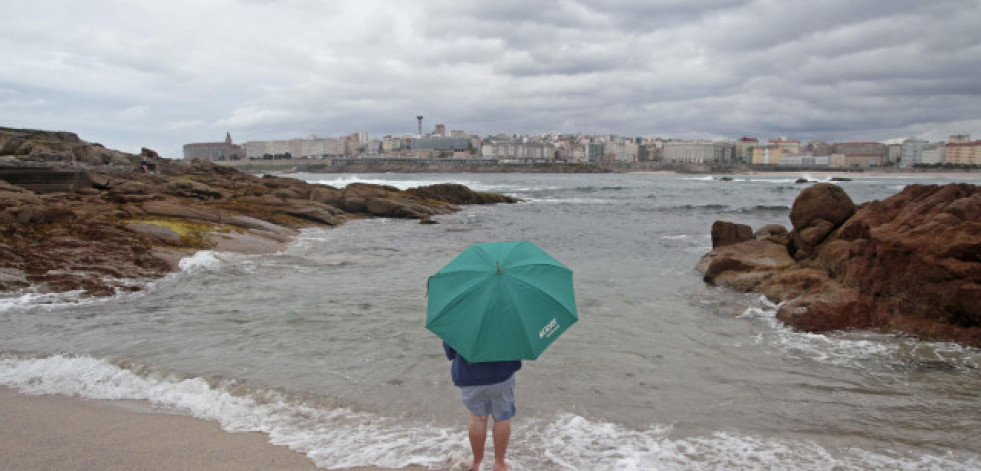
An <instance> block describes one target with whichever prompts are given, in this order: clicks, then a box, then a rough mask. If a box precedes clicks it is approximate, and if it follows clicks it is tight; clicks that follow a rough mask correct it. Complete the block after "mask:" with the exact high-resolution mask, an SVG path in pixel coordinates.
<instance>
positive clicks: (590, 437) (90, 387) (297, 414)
mask: <svg viewBox="0 0 981 471" xmlns="http://www.w3.org/2000/svg"><path fill="white" fill-rule="evenodd" d="M130 368H133V367H132V366H130V367H126V366H121V365H118V364H115V363H112V362H109V361H106V360H103V359H98V358H92V357H88V356H73V355H64V354H63V355H54V356H49V357H45V358H23V357H18V356H16V355H10V354H4V355H0V385H3V386H7V387H12V388H15V389H17V390H19V391H21V392H23V393H26V394H32V395H42V394H58V395H66V396H74V397H81V398H88V399H110V400H111V399H129V400H133V399H135V400H142V401H147V402H149V403H151V404H154V405H155V406H157V407H161V408H164V409H167V410H170V411H176V412H180V413H184V414H187V415H191V416H194V417H198V418H202V419H206V420H212V421H216V422H218V423H219V424H220V425H221V427H222V428H223V429H224V430H226V431H230V432H249V431H257V432H263V433H266V434H268V435H269V440H270V442H271V443H274V444H279V445H286V446H288V447H290V448H291V449H293V450H295V451H298V452H301V453H304V454H306V455H307V456H309V457H310V458H311V459H312V460H313V461H314V462H315V463H316V464H317V465H318V466H320V467H324V468H349V467H359V466H380V467H390V468H399V467H405V466H409V465H418V466H424V467H430V468H437V469H445V468H456V467H460V466H463V465H464V464H465V463H466V461H467V459H468V454H469V447H468V444H467V439H466V430H465V425H460V426H458V427H455V428H449V427H440V426H436V425H433V424H430V423H423V422H419V421H413V420H404V419H397V418H393V417H383V416H379V415H376V414H372V413H367V412H357V411H352V410H350V409H347V408H343V407H322V406H317V405H311V404H310V403H309V402H308V401H305V400H300V399H297V398H291V397H288V396H287V395H286V394H284V393H281V392H277V391H269V390H264V391H255V390H253V391H249V392H244V391H243V389H242V388H241V387H240V386H241V385H238V384H236V383H235V382H230V381H223V382H222V381H213V380H206V379H204V378H199V377H194V378H181V377H179V376H177V375H173V374H167V373H160V372H153V371H151V370H149V369H148V368H145V367H139V366H137V367H135V369H130ZM513 427H514V432H513V437H515V438H518V437H520V440H519V439H515V440H514V442H513V443H512V447H511V448H510V449H509V457H510V460H511V463H512V469H514V470H515V471H523V470H585V469H589V470H596V471H605V470H609V471H613V470H617V471H624V470H626V471H631V470H682V469H727V470H740V469H746V470H750V469H839V470H859V469H869V468H880V469H881V468H888V469H899V470H905V469H910V470H912V469H937V470H968V469H977V467H978V466H981V460H979V458H978V457H976V456H934V455H914V456H906V455H902V454H898V453H892V452H886V453H882V452H871V451H866V450H858V449H848V450H844V451H832V450H828V449H825V448H823V447H822V446H820V445H818V444H816V443H812V442H809V441H806V440H791V439H782V438H760V437H754V436H749V435H746V434H740V433H737V432H733V431H716V432H712V433H710V434H708V435H700V436H689V437H680V436H674V434H673V430H672V427H670V426H666V425H656V424H655V425H653V426H652V427H650V428H649V429H646V430H633V429H629V428H626V427H624V426H621V425H617V424H612V423H607V422H597V421H591V420H587V419H586V418H583V417H581V416H578V415H574V414H565V413H562V414H558V415H557V416H555V417H553V418H551V419H548V418H522V419H521V420H516V421H515V423H514V425H513Z"/></svg>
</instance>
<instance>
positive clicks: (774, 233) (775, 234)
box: [753, 224, 790, 245]
mask: <svg viewBox="0 0 981 471" xmlns="http://www.w3.org/2000/svg"><path fill="white" fill-rule="evenodd" d="M753 238H754V239H756V240H763V241H767V242H773V243H774V244H780V245H787V244H789V243H790V232H788V231H787V228H785V227H783V226H781V225H780V224H767V225H765V226H763V227H761V228H759V229H758V230H757V231H756V232H755V233H754V234H753Z"/></svg>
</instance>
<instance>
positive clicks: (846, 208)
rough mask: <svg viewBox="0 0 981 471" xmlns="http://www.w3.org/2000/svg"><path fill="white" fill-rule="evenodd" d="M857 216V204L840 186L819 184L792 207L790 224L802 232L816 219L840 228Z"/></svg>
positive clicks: (811, 187) (798, 199)
mask: <svg viewBox="0 0 981 471" xmlns="http://www.w3.org/2000/svg"><path fill="white" fill-rule="evenodd" d="M853 214H855V203H853V202H852V199H851V198H849V197H848V195H847V194H846V193H845V190H842V189H841V187H840V186H838V185H833V184H830V183H818V184H816V185H813V186H810V187H808V188H805V189H804V190H803V191H801V192H800V195H798V196H797V199H795V200H794V204H793V205H792V206H791V207H790V222H791V223H792V224H793V226H794V230H795V231H798V232H799V231H801V230H803V229H805V228H807V227H809V226H810V225H811V223H812V222H813V221H814V220H816V219H823V220H825V221H828V222H830V223H831V224H832V225H833V226H834V227H838V226H840V225H841V224H842V223H844V222H845V221H846V220H847V219H848V218H850V217H851V216H852V215H853Z"/></svg>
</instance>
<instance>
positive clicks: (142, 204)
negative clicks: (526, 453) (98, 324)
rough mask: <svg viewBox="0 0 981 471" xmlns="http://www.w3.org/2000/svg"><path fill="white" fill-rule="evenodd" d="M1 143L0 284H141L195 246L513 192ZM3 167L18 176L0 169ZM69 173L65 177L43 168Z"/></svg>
mask: <svg viewBox="0 0 981 471" xmlns="http://www.w3.org/2000/svg"><path fill="white" fill-rule="evenodd" d="M0 151H2V153H3V154H4V155H0V291H11V290H18V289H26V288H30V289H33V290H36V291H39V292H61V291H73V290H84V291H85V292H86V293H87V294H89V295H110V294H113V293H115V292H116V291H117V290H120V289H122V290H127V289H139V288H140V286H142V284H140V283H134V282H133V281H132V280H134V279H145V278H153V277H159V276H162V275H164V274H166V273H169V272H170V271H173V270H175V269H176V265H177V261H178V260H179V259H180V258H182V257H183V256H185V255H187V254H189V253H192V252H193V251H196V250H201V249H218V250H231V251H241V252H268V251H274V250H278V249H279V248H281V247H282V246H283V244H284V243H285V242H288V241H289V240H291V239H292V238H293V237H294V236H295V235H296V231H297V229H299V228H302V227H309V226H334V225H338V224H343V223H344V222H345V221H348V220H351V219H356V218H365V217H390V218H409V219H417V220H419V221H420V222H424V223H435V221H434V220H433V216H436V215H440V214H449V213H453V212H456V211H459V210H460V206H459V205H460V204H486V203H497V202H514V201H516V200H514V199H512V198H508V197H504V196H500V195H491V194H486V193H477V192H473V191H471V190H469V189H468V188H466V187H464V186H462V185H448V186H447V187H446V188H443V186H441V185H436V186H435V187H436V188H435V189H434V187H427V188H426V189H421V190H420V191H419V192H414V191H413V190H409V191H401V190H399V189H397V188H393V187H388V186H381V185H368V184H352V185H348V186H347V187H346V188H334V187H330V186H326V185H316V184H310V183H307V182H305V181H301V180H295V179H291V178H281V177H273V176H266V177H256V176H252V175H248V174H245V173H241V172H239V171H237V170H234V169H231V168H228V167H222V166H218V165H215V164H213V163H211V162H207V161H200V160H193V161H184V160H170V159H164V158H160V157H159V156H158V155H157V154H156V152H154V151H152V150H150V149H146V148H144V149H143V150H142V152H141V154H139V155H133V154H126V153H123V152H118V151H112V150H108V149H105V148H103V147H102V146H100V145H98V144H90V143H87V142H85V141H82V140H81V139H79V138H78V136H76V135H75V134H73V133H65V132H49V131H33V130H11V129H7V128H0ZM4 169H7V170H9V171H8V172H7V173H6V174H7V175H14V176H20V177H21V178H20V179H19V180H18V179H17V178H13V177H11V178H10V180H11V181H5V180H3V175H5V173H4ZM150 169H152V170H150ZM67 174H71V175H73V176H74V177H73V179H72V180H71V182H72V185H68V184H64V183H59V185H57V186H52V185H50V184H47V183H46V182H45V181H44V178H43V177H44V176H45V175H67ZM25 175H26V176H30V178H26V177H24V176H25ZM17 181H21V182H25V181H29V182H31V184H36V185H39V186H37V187H36V189H37V190H38V191H31V190H29V189H28V188H25V187H24V186H21V185H17V184H16V182H17ZM65 181H67V180H65ZM59 182H60V180H59ZM78 182H81V183H78Z"/></svg>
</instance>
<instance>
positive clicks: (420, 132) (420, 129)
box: [416, 115, 422, 136]
mask: <svg viewBox="0 0 981 471" xmlns="http://www.w3.org/2000/svg"><path fill="white" fill-rule="evenodd" d="M416 119H417V120H418V121H419V135H420V136H422V115H419V116H416Z"/></svg>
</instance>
